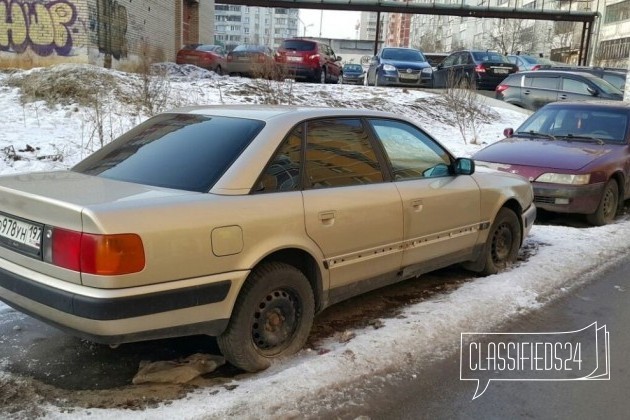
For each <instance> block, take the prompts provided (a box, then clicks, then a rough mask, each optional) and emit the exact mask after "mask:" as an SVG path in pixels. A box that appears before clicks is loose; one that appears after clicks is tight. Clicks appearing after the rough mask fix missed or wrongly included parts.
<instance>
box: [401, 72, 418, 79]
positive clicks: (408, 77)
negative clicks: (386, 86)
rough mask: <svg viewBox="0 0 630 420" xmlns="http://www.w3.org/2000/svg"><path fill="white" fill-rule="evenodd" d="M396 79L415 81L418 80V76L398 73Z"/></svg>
mask: <svg viewBox="0 0 630 420" xmlns="http://www.w3.org/2000/svg"><path fill="white" fill-rule="evenodd" d="M398 77H400V78H401V79H408V80H416V79H418V76H417V75H416V74H412V73H399V74H398Z"/></svg>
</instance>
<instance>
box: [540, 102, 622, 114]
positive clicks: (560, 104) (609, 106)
mask: <svg viewBox="0 0 630 420" xmlns="http://www.w3.org/2000/svg"><path fill="white" fill-rule="evenodd" d="M547 107H548V108H557V107H561V108H605V109H622V110H626V111H630V102H624V101H611V100H605V99H598V100H587V101H571V102H564V101H562V102H551V103H550V104H548V105H546V106H545V108H547Z"/></svg>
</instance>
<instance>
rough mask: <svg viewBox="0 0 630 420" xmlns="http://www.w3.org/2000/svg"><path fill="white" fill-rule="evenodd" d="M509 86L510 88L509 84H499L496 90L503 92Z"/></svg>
mask: <svg viewBox="0 0 630 420" xmlns="http://www.w3.org/2000/svg"><path fill="white" fill-rule="evenodd" d="M507 88H509V86H508V85H498V86H497V87H496V88H495V89H494V90H495V92H496V93H501V92H503V91H504V90H507Z"/></svg>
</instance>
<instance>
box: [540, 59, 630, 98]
mask: <svg viewBox="0 0 630 420" xmlns="http://www.w3.org/2000/svg"><path fill="white" fill-rule="evenodd" d="M543 68H544V69H549V70H563V71H572V72H574V73H588V74H592V75H593V76H597V77H599V78H600V79H604V80H605V81H607V82H608V83H610V84H611V85H613V86H614V87H616V88H617V89H619V90H620V91H622V92H623V90H624V89H625V87H626V75H627V73H628V70H626V69H619V68H611V67H585V66H567V65H564V66H562V65H553V66H545V67H543Z"/></svg>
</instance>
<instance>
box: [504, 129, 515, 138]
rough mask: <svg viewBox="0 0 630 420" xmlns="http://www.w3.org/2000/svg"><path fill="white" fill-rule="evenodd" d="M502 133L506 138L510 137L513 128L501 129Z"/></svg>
mask: <svg viewBox="0 0 630 420" xmlns="http://www.w3.org/2000/svg"><path fill="white" fill-rule="evenodd" d="M503 135H504V136H505V137H507V138H510V137H512V136H513V135H514V129H513V128H506V129H505V130H503Z"/></svg>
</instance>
